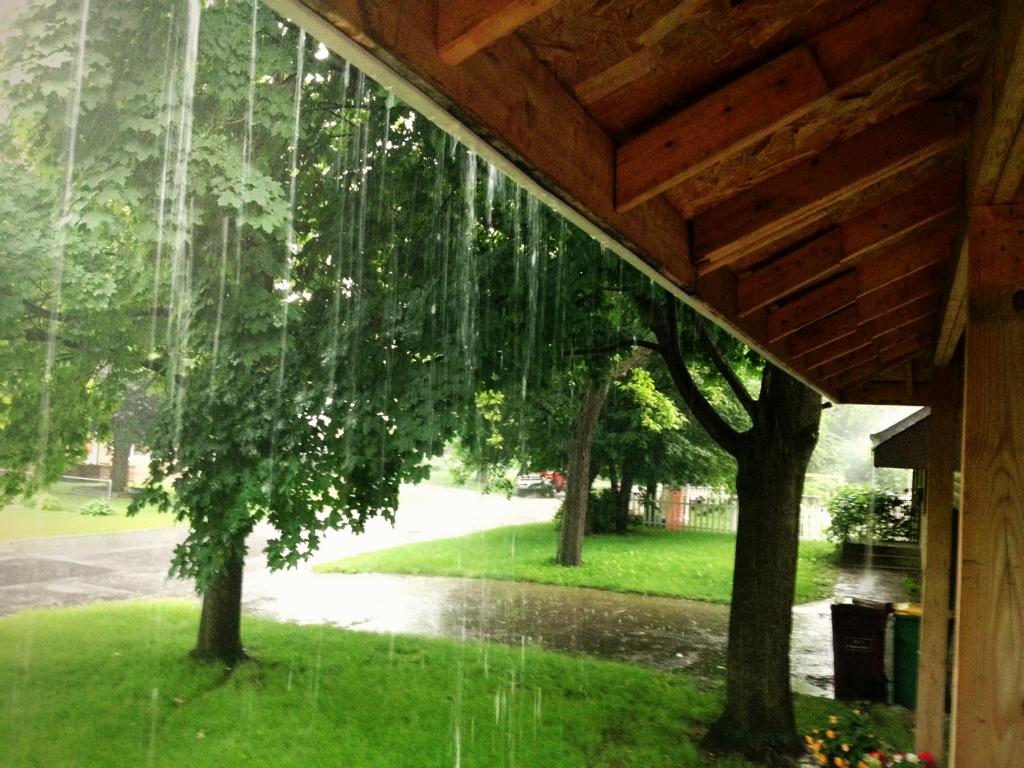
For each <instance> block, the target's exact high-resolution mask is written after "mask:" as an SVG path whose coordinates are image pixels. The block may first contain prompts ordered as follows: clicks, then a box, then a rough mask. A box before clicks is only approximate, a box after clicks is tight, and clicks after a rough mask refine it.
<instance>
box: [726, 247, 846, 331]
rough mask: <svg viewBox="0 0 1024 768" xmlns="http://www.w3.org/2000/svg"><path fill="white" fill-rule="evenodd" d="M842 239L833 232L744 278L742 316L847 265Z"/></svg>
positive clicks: (739, 291) (739, 304)
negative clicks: (845, 263) (842, 265)
mask: <svg viewBox="0 0 1024 768" xmlns="http://www.w3.org/2000/svg"><path fill="white" fill-rule="evenodd" d="M844 255H845V252H844V250H843V241H842V236H841V235H840V233H839V231H838V230H832V231H830V232H828V233H826V234H824V235H822V236H821V237H817V238H815V239H814V240H812V241H811V242H809V243H806V244H804V245H801V246H800V247H798V248H796V249H794V250H792V251H790V252H789V253H787V254H784V255H783V256H780V257H779V258H777V259H774V260H772V261H771V262H769V263H768V264H766V265H764V266H763V267H761V268H759V269H757V270H754V271H753V272H750V273H748V274H746V275H743V276H742V277H741V278H740V281H739V283H738V284H737V286H736V303H737V310H738V313H739V316H740V317H743V316H745V315H748V314H750V313H751V312H753V311H755V310H758V309H760V308H761V307H766V306H768V305H769V304H771V303H772V302H775V301H778V300H779V299H782V298H784V297H785V296H788V295H789V294H791V293H796V292H797V291H800V290H802V289H803V288H806V287H807V286H809V285H812V284H813V283H816V282H818V281H819V280H821V279H822V278H823V277H826V276H827V275H828V274H830V273H831V272H832V271H834V270H835V269H836V268H837V267H839V266H840V265H841V264H842V263H843V258H844Z"/></svg>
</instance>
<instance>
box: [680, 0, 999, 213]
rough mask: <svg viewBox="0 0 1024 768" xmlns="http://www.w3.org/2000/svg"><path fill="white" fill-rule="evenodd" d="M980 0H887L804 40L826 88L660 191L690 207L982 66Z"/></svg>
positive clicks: (986, 35) (985, 20)
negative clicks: (749, 141) (774, 126)
mask: <svg viewBox="0 0 1024 768" xmlns="http://www.w3.org/2000/svg"><path fill="white" fill-rule="evenodd" d="M990 29H991V24H990V14H989V9H988V7H987V6H986V5H985V4H983V3H957V2H953V1H952V0H947V1H946V2H935V1H934V0H888V1H886V2H880V3H877V4H875V5H873V6H870V7H868V8H866V9H864V10H862V11H860V12H859V13H857V14H854V15H853V16H851V17H849V18H848V19H847V20H845V21H843V22H841V23H839V24H837V25H836V26H835V27H833V28H831V29H829V30H826V31H825V32H823V33H821V34H820V35H818V36H816V37H814V38H811V39H810V40H808V41H807V45H808V46H809V47H810V48H811V49H812V50H814V52H815V55H816V56H817V58H818V61H819V62H820V63H821V66H822V70H823V72H824V74H825V77H826V79H827V81H828V82H829V84H830V86H831V89H830V93H829V96H828V97H827V98H825V99H822V100H820V102H819V103H818V104H817V105H815V106H814V107H812V108H811V109H810V110H807V111H805V113H804V114H802V115H800V116H798V117H796V118H794V119H793V120H792V121H790V122H789V123H788V124H787V125H785V126H782V127H781V128H780V129H779V130H776V131H775V132H774V133H772V134H771V135H770V136H766V137H765V138H764V139H763V140H761V141H759V142H757V143H756V144H754V145H752V146H745V147H744V146H741V147H737V149H736V150H735V151H732V152H728V153H722V154H721V155H720V156H719V157H718V158H717V162H716V163H715V164H714V165H713V166H712V167H710V168H707V169H706V170H701V169H697V170H696V171H695V172H693V173H686V174H682V175H680V176H678V177H677V179H678V181H677V184H676V186H675V187H673V188H672V189H670V190H668V191H667V192H666V196H667V197H668V198H669V199H670V200H671V201H672V203H673V205H675V206H676V207H677V208H679V209H680V210H682V211H683V212H684V213H685V214H686V215H687V216H689V217H695V216H697V215H699V214H701V213H703V212H704V211H706V210H708V209H709V208H712V207H714V206H716V205H719V204H721V203H722V202H723V201H724V200H725V199H727V198H729V197H731V196H733V195H734V194H735V193H736V192H737V191H739V190H743V189H746V188H749V187H750V186H753V185H756V184H759V183H761V182H762V181H764V180H765V179H767V178H769V177H771V176H774V175H777V174H778V173H780V172H783V171H785V170H787V169H788V168H790V167H792V166H793V165H795V164H797V163H799V162H801V161H802V160H803V159H804V158H806V157H807V156H808V155H809V154H811V153H816V152H821V151H823V150H825V149H826V148H827V147H829V146H831V145H832V144H834V143H835V142H837V141H842V140H844V139H846V138H850V137H851V136H853V135H855V134H857V133H859V132H861V131H863V130H865V129H867V128H868V127H870V126H871V125H874V124H877V123H879V122H881V121H883V120H885V119H886V118H888V117H891V116H893V115H896V114H898V113H899V112H901V111H903V110H905V109H908V108H910V107H912V106H914V105H915V104H919V103H921V102H924V101H927V100H929V99H933V98H935V97H937V96H940V95H942V94H947V93H950V92H952V91H954V90H955V89H956V88H957V87H958V86H959V85H961V84H963V83H964V82H965V81H968V80H970V79H972V78H973V77H975V75H976V74H977V73H978V72H980V70H981V69H982V66H983V63H984V60H985V57H986V55H987V53H988V50H989V44H990V39H991V34H990Z"/></svg>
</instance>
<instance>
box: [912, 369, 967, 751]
mask: <svg viewBox="0 0 1024 768" xmlns="http://www.w3.org/2000/svg"><path fill="white" fill-rule="evenodd" d="M962 388H963V372H962V369H961V368H960V366H959V365H956V366H954V367H949V368H936V369H935V370H934V372H933V373H932V412H931V415H930V416H929V417H928V422H929V428H928V464H927V476H926V478H925V514H924V527H923V529H922V533H923V540H924V547H923V553H922V554H923V557H924V562H923V567H922V574H921V575H922V586H923V590H924V594H923V595H922V609H923V612H922V616H921V655H920V658H919V661H918V668H917V713H916V727H915V730H914V733H915V737H916V740H915V745H916V748H917V751H918V752H922V751H927V752H931V753H932V754H933V755H934V756H935V757H937V758H940V759H941V758H942V754H943V747H944V745H945V741H946V672H947V669H948V660H949V571H950V562H951V560H952V546H953V541H952V539H953V471H954V470H955V469H956V467H955V461H956V445H955V439H956V436H957V435H958V434H959V432H960V425H959V424H958V423H957V416H958V410H959V402H960V391H961V389H962Z"/></svg>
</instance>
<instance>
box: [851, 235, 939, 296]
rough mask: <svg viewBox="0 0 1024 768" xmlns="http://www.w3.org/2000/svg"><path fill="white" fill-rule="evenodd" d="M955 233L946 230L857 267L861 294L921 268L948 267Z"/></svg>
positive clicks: (885, 252) (875, 289)
mask: <svg viewBox="0 0 1024 768" xmlns="http://www.w3.org/2000/svg"><path fill="white" fill-rule="evenodd" d="M954 234H955V231H954V229H953V227H944V228H942V229H939V230H935V231H934V232H931V233H929V234H928V235H925V236H924V237H922V238H919V239H918V240H913V241H911V242H909V243H906V244H904V245H901V246H899V247H898V248H893V249H892V250H890V251H884V252H882V253H877V254H875V255H873V256H872V257H871V258H870V259H868V260H867V261H864V262H862V263H861V264H858V265H857V274H858V275H860V284H859V285H860V292H861V294H867V293H870V292H871V291H877V290H879V289H881V288H884V287H885V286H887V285H890V284H892V283H895V282H896V281H897V280H901V279H903V278H905V277H907V276H908V275H912V274H914V273H915V272H919V271H921V270H922V269H928V268H929V267H932V266H934V265H936V264H945V263H946V261H947V260H948V259H949V255H950V248H951V247H952V243H953V236H954Z"/></svg>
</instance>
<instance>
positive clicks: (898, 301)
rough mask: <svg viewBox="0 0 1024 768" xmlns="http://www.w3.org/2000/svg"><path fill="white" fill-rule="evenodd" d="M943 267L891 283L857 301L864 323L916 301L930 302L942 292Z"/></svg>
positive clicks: (859, 313)
mask: <svg viewBox="0 0 1024 768" xmlns="http://www.w3.org/2000/svg"><path fill="white" fill-rule="evenodd" d="M941 267H942V265H935V266H933V267H931V268H929V269H924V270H921V271H919V272H915V273H912V274H909V275H907V276H906V277H904V278H902V279H901V280H897V281H896V282H894V283H890V284H889V285H888V286H886V287H885V289H883V290H879V291H872V292H871V293H868V294H866V295H863V296H860V297H859V298H858V300H857V313H858V316H859V318H860V321H861V322H862V323H867V322H869V321H871V320H875V319H876V318H880V317H883V316H884V315H887V314H888V313H890V312H893V311H895V310H897V309H900V308H901V307H905V306H907V305H908V304H912V303H913V302H916V301H926V300H930V301H932V303H933V309H934V304H937V300H934V298H933V297H935V296H938V295H939V291H941V290H942V268H941Z"/></svg>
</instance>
